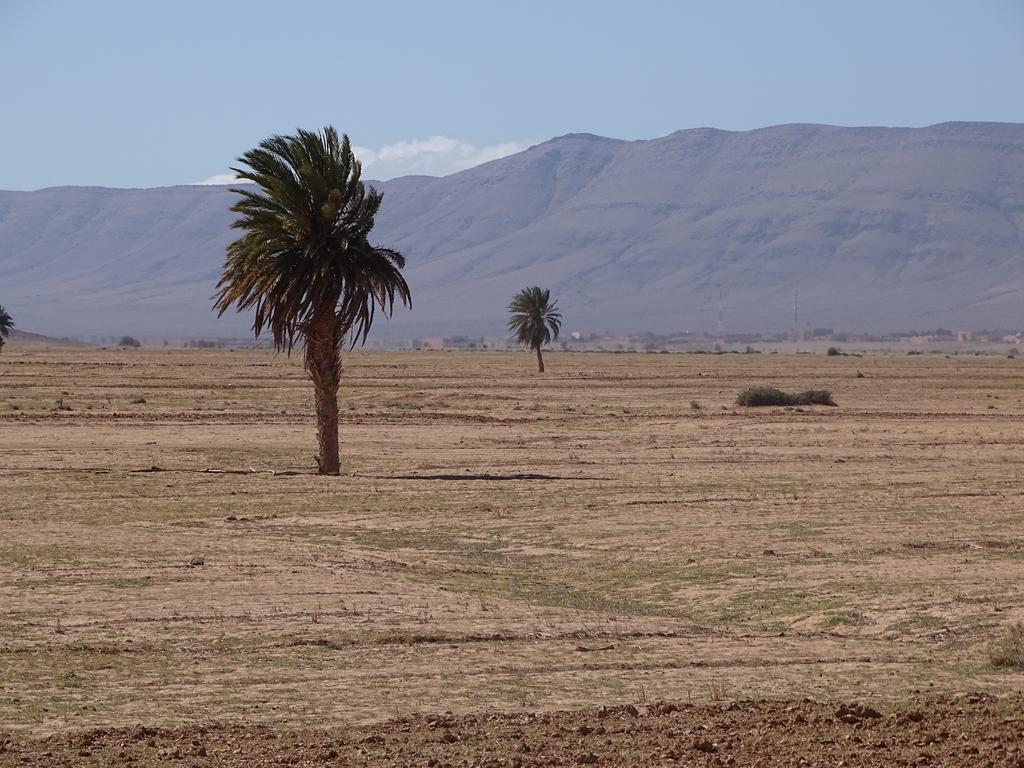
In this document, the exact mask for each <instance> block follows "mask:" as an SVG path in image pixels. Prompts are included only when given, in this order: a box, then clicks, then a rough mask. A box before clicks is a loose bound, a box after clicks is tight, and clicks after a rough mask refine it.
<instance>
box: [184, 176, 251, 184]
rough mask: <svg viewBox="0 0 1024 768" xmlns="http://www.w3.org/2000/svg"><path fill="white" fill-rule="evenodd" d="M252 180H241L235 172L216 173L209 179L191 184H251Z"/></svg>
mask: <svg viewBox="0 0 1024 768" xmlns="http://www.w3.org/2000/svg"><path fill="white" fill-rule="evenodd" d="M251 183H252V182H251V181H243V180H240V179H239V178H238V177H237V176H235V174H233V173H216V174H214V175H213V176H211V177H210V178H208V179H203V180H202V181H193V182H192V184H191V186H193V187H202V186H209V185H211V184H251Z"/></svg>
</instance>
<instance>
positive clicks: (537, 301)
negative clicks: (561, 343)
mask: <svg viewBox="0 0 1024 768" xmlns="http://www.w3.org/2000/svg"><path fill="white" fill-rule="evenodd" d="M508 310H509V320H508V329H509V330H510V331H511V332H512V333H513V334H514V335H515V337H516V340H517V341H518V342H519V343H520V344H525V345H526V346H528V347H529V348H530V349H540V348H541V347H542V346H544V345H545V344H550V343H551V342H552V341H553V340H554V339H557V338H558V334H559V332H560V331H561V329H562V315H561V313H560V312H559V311H558V303H557V302H554V301H551V291H550V290H548V289H542V288H540V287H539V286H536V285H535V286H533V287H530V288H524V289H523V290H521V291H520V292H519V293H517V294H516V296H515V298H513V299H512V302H511V303H510V304H509V305H508Z"/></svg>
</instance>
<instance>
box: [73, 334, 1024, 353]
mask: <svg viewBox="0 0 1024 768" xmlns="http://www.w3.org/2000/svg"><path fill="white" fill-rule="evenodd" d="M73 340H74V341H77V342H84V343H90V344H97V345H101V346H111V347H125V346H128V347H136V346H145V347H169V348H174V347H177V348H181V347H184V348H186V349H248V348H254V347H256V348H259V347H267V346H270V344H269V342H267V341H263V340H261V341H260V342H254V341H253V340H252V339H251V338H230V339H225V338H210V337H202V338H170V337H141V339H140V340H136V339H135V338H133V337H130V336H121V337H117V336H112V337H89V338H77V339H73ZM516 348H517V345H516V344H515V341H514V340H513V339H512V338H511V337H508V336H472V335H453V336H418V337H415V338H407V339H387V338H384V339H376V340H374V339H371V340H370V341H369V342H368V343H367V344H366V349H378V350H392V351H402V350H414V351H418V350H422V351H443V350H469V351H488V350H507V349H516ZM551 348H552V349H554V350H561V351H567V352H668V353H671V352H676V353H694V354H702V353H703V354H711V353H746V354H758V353H773V352H776V353H780V354H793V353H808V354H811V353H818V354H856V353H869V354H887V353H888V354H981V353H985V354H998V353H1002V354H1009V355H1012V356H1017V355H1024V331H1006V330H981V331H974V330H956V329H953V330H951V329H946V328H936V329H934V330H923V331H917V330H910V331H905V332H897V333H890V334H872V333H843V332H840V331H836V330H834V329H832V328H812V327H806V328H804V329H802V330H801V331H799V332H795V331H793V330H788V331H779V332H766V333H758V332H748V333H720V334H719V333H708V332H691V331H681V332H675V333H651V332H648V333H632V334H608V333H597V332H590V331H571V332H569V333H565V334H563V335H562V336H560V337H559V339H558V340H557V341H556V342H554V343H553V344H552V345H551Z"/></svg>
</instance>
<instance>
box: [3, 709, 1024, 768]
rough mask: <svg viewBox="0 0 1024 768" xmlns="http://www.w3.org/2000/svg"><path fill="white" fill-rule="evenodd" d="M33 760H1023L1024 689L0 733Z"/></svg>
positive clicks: (17, 755) (15, 754)
mask: <svg viewBox="0 0 1024 768" xmlns="http://www.w3.org/2000/svg"><path fill="white" fill-rule="evenodd" d="M0 764H2V765H11V766H16V765H36V766H53V767H55V768H56V767H58V766H91V765H95V766H99V765H132V766H155V765H182V766H214V765H216V766H247V767H248V766H285V765H290V766H421V765H422V766H436V767H438V768H440V767H441V766H451V767H452V768H454V767H455V766H466V767H467V768H468V767H469V766H495V767H497V766H523V767H525V766H559V765H561V766H572V765H603V766H639V765H694V766H731V765H737V766H739V765H758V766H816V765H821V766H847V767H852V766H898V765H926V766H1024V698H1022V697H1021V696H1019V695H1018V696H1014V697H1010V698H1003V699H996V698H992V697H988V696H984V695H966V696H962V697H956V698H941V699H936V698H932V699H921V700H918V701H909V702H907V703H905V704H903V705H901V706H899V707H892V708H889V709H888V710H887V711H881V712H880V711H878V710H876V709H873V708H872V707H870V706H866V705H862V704H857V703H851V704H842V705H836V704H826V703H821V702H812V701H801V702H796V703H791V702H733V703H730V704H705V705H699V706H695V705H689V704H686V703H668V702H658V703H654V704H651V705H648V706H641V707H639V708H637V707H634V706H633V705H627V706H624V707H615V708H600V709H586V710H578V711H568V712H566V711H563V712H553V713H546V714H536V713H524V714H487V713H484V714H475V715H469V716H462V717H455V716H452V715H450V714H434V715H419V716H415V717H411V718H403V719H398V720H392V721H389V722H386V723H382V724H378V725H374V726H369V727H364V728H338V729H331V730H282V729H274V728H270V727H260V726H238V725H218V724H211V725H203V726H199V725H195V726H184V727H178V728H146V727H143V726H135V727H128V728H101V729H95V730H89V731H83V732H77V733H65V734H61V735H57V736H50V737H48V738H42V739H32V738H27V737H24V736H21V735H17V736H14V735H8V736H6V737H5V736H3V735H2V734H0Z"/></svg>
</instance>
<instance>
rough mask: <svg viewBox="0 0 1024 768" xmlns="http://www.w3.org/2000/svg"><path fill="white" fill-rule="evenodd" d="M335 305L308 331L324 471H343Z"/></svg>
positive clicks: (319, 458) (308, 356)
mask: <svg viewBox="0 0 1024 768" xmlns="http://www.w3.org/2000/svg"><path fill="white" fill-rule="evenodd" d="M339 341H340V339H338V338H337V330H336V329H335V321H334V311H333V307H332V308H331V311H330V312H327V313H325V314H324V315H323V316H322V317H321V318H319V319H318V320H317V321H316V322H315V323H314V325H313V327H312V328H310V330H309V333H307V334H306V372H307V373H308V374H309V377H310V378H311V379H312V380H313V399H314V401H315V403H316V436H317V441H318V442H319V444H320V452H319V453H318V454H317V464H319V467H320V474H321V475H337V474H340V473H341V457H340V453H339V450H338V385H339V384H340V383H341V345H340V343H339Z"/></svg>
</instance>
